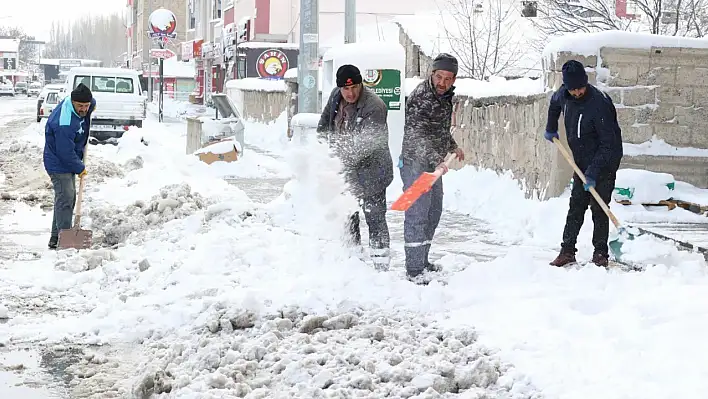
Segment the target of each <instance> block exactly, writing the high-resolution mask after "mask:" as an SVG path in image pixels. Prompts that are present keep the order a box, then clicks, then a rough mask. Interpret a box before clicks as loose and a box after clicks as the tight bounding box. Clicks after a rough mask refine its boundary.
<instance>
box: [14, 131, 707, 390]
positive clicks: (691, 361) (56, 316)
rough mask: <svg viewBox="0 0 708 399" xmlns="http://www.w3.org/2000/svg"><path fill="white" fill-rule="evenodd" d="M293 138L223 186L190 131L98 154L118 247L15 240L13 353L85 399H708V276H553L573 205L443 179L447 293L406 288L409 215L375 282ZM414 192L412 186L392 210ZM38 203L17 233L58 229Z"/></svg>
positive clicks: (395, 224)
mask: <svg viewBox="0 0 708 399" xmlns="http://www.w3.org/2000/svg"><path fill="white" fill-rule="evenodd" d="M284 136H285V135H284V126H283V125H282V120H280V121H278V122H276V123H275V124H274V125H270V126H263V125H259V124H255V123H249V124H247V131H246V140H247V142H248V143H250V145H249V146H248V147H247V148H246V152H245V153H244V156H243V159H241V160H240V161H239V162H237V163H233V164H214V165H211V166H207V165H205V164H203V163H201V162H199V161H198V160H196V159H194V158H193V157H189V156H185V155H184V144H185V127H184V125H181V124H169V125H167V126H160V125H158V124H156V123H155V122H154V121H152V122H149V123H146V125H145V128H144V129H134V130H131V131H129V132H128V133H127V134H126V136H125V137H124V138H123V139H122V140H121V142H120V144H119V145H118V146H116V147H114V146H92V147H91V149H90V159H89V161H88V164H89V176H90V179H89V185H88V188H87V203H86V210H85V212H86V217H87V218H86V223H87V226H89V227H90V228H92V229H93V230H94V232H95V234H96V242H97V243H98V244H101V246H102V248H97V249H94V250H89V251H83V252H81V253H75V252H73V251H60V252H49V251H46V250H45V249H44V246H45V245H46V237H45V235H46V233H45V235H42V236H36V235H35V234H34V233H30V234H24V235H21V234H9V233H8V236H9V237H6V238H5V242H10V243H12V245H15V246H16V247H13V248H17V246H19V247H21V248H22V250H23V251H24V252H36V253H38V254H39V255H40V256H41V257H40V258H38V259H30V258H28V259H23V260H15V259H10V258H8V257H6V259H4V260H2V261H3V263H2V266H1V267H0V304H3V305H5V306H6V307H7V308H8V310H9V316H10V319H9V320H8V321H7V322H6V323H4V324H1V325H0V344H3V345H6V346H7V347H9V348H13V347H18V346H22V345H27V344H33V345H37V346H38V347H41V348H42V350H44V351H46V352H47V353H51V354H53V355H56V354H58V353H64V352H66V351H67V349H68V348H70V349H72V350H73V351H78V353H81V356H79V358H78V359H76V361H75V362H74V363H72V364H71V365H70V366H69V367H68V370H69V374H71V375H74V376H76V375H80V376H83V378H74V379H73V380H72V382H71V383H70V384H68V385H67V387H68V389H69V390H70V393H71V395H72V396H71V397H96V398H102V397H110V396H114V397H131V398H132V397H137V398H142V397H147V396H145V395H146V394H150V393H160V392H162V393H163V395H164V396H163V397H179V398H224V397H234V396H236V397H247V398H266V397H267V398H315V397H368V398H384V397H392V398H398V397H406V398H408V397H416V398H437V397H460V398H481V397H489V398H541V397H543V398H562V399H570V398H572V399H576V398H577V399H595V398H599V397H602V398H610V399H624V398H638V397H641V398H657V399H658V398H662V399H663V398H667V397H681V398H691V399H693V398H696V399H698V398H702V397H703V394H704V392H706V391H708V385H706V384H708V380H706V379H705V378H704V376H705V375H706V373H708V367H707V366H705V365H704V363H703V359H704V358H705V357H706V356H708V345H706V344H705V343H704V339H703V334H702V332H703V331H704V330H705V329H706V328H708V310H706V309H708V298H707V297H706V296H705V295H703V293H704V292H705V291H706V289H708V275H707V274H706V268H705V266H706V264H705V260H704V259H703V258H702V257H701V256H700V255H696V254H688V253H679V252H678V251H676V250H675V249H674V248H672V247H671V246H669V245H666V244H664V243H661V242H657V241H655V240H652V239H648V238H647V239H644V238H642V239H638V240H636V242H633V243H630V244H629V245H628V250H629V251H630V252H631V255H632V256H633V257H634V259H635V260H636V261H644V262H648V263H649V264H652V265H655V266H652V267H650V268H649V269H648V270H647V271H645V272H643V273H623V272H619V271H610V272H606V271H603V270H600V269H597V268H594V267H586V268H583V269H579V270H575V269H571V270H561V269H553V268H550V267H548V265H547V263H548V261H549V260H550V259H552V258H553V256H554V255H555V254H556V248H557V246H558V241H559V237H560V232H561V230H562V226H563V222H564V213H565V210H566V209H567V198H559V199H553V200H550V201H544V202H541V201H534V200H528V199H525V198H524V196H523V191H522V190H521V189H520V188H519V184H518V182H516V181H514V180H513V179H512V178H511V177H510V176H508V175H502V176H500V175H498V174H496V173H494V172H492V171H488V170H478V169H475V168H471V167H467V168H465V169H463V170H460V171H453V172H450V173H449V174H448V175H447V176H446V177H445V185H446V196H445V208H446V210H445V213H444V217H443V220H442V222H441V228H440V230H439V234H438V236H437V237H436V242H435V244H434V246H433V250H432V257H433V259H436V260H437V261H438V263H439V264H440V265H442V266H443V267H444V269H445V272H444V273H443V276H441V279H444V280H445V281H446V282H447V285H442V284H439V283H437V282H433V283H432V284H431V285H429V286H426V287H420V286H416V285H413V284H411V283H409V282H407V281H405V280H403V279H402V278H401V276H402V274H403V269H402V266H401V265H402V247H403V244H402V230H401V229H402V215H401V214H398V213H394V212H390V213H389V215H388V217H389V226H390V228H391V234H392V240H393V244H392V249H393V250H394V267H393V268H392V270H391V271H389V272H377V271H374V270H373V269H372V268H371V266H370V265H368V264H367V263H364V262H362V261H361V260H359V258H358V257H356V256H353V254H352V252H351V251H349V250H347V249H346V248H344V247H343V246H342V245H341V242H340V240H339V239H338V235H339V233H341V227H342V223H341V222H342V220H344V218H345V216H346V215H347V214H348V212H349V210H350V209H353V208H350V207H351V206H352V202H351V199H350V198H347V197H346V196H342V195H340V193H342V192H344V191H345V190H344V188H343V186H342V182H341V181H340V180H339V178H338V177H337V175H336V173H334V172H333V171H335V170H336V167H335V166H336V165H333V164H332V162H333V161H332V160H331V159H329V158H328V157H327V156H326V154H325V153H324V152H323V151H322V148H320V147H318V146H316V145H313V146H312V147H308V148H299V147H298V146H296V145H294V144H293V143H289V142H287V141H286V140H284ZM141 139H145V140H146V141H147V142H148V143H149V145H148V146H145V145H143V144H142V143H141ZM42 140H43V139H42V136H41V130H40V126H39V125H36V124H35V125H32V126H30V127H29V128H28V129H26V130H24V133H23V136H22V138H21V139H20V140H19V141H17V142H14V143H4V142H3V143H2V146H3V147H4V146H5V144H8V145H14V148H15V151H14V153H15V155H13V157H15V158H20V157H25V158H26V159H27V158H29V159H32V158H34V157H37V156H38V155H37V154H39V152H38V151H39V148H40V147H39V146H41V143H42ZM40 159H41V156H40ZM91 165H93V166H91ZM35 167H36V165H35ZM40 171H41V170H40ZM30 176H32V175H31V174H30ZM224 176H229V178H228V179H227V180H228V182H226V181H224V179H223V178H222V177H224ZM42 178H44V177H42ZM40 181H42V180H41V179H40ZM39 186H41V185H39ZM39 191H40V192H41V190H39ZM398 192H400V181H399V180H396V181H395V182H394V184H393V185H392V187H391V192H390V197H391V198H392V197H393V196H394V195H396V194H397V193H398ZM39 197H42V195H40V196H39ZM18 198H23V197H22V195H18ZM40 203H42V200H39V201H34V202H32V201H29V200H26V199H25V200H24V201H10V202H7V203H6V206H9V207H10V208H9V209H10V210H11V211H12V213H11V214H7V215H5V216H4V217H3V218H2V219H1V220H0V226H2V229H5V231H8V232H9V231H10V230H13V231H15V233H17V232H20V231H31V232H36V231H40V230H42V229H48V220H49V219H48V218H49V217H50V216H51V214H48V213H46V212H44V211H42V210H41V208H40V207H39V205H38V204H40ZM613 210H615V211H616V212H617V213H618V216H619V217H620V218H621V219H623V220H626V221H631V222H640V221H652V222H653V223H656V222H661V221H664V222H668V221H671V222H674V223H677V222H681V223H684V224H685V223H691V224H694V225H699V226H708V223H706V222H707V220H706V218H705V217H704V216H699V215H695V214H691V213H689V212H687V211H684V210H680V209H677V210H674V211H671V212H669V211H667V210H661V209H656V210H653V211H652V212H647V211H646V210H644V209H643V208H642V207H634V206H632V207H621V206H618V205H616V204H613ZM590 229H591V223H590V220H589V215H588V222H587V224H586V226H585V227H584V229H583V232H582V233H581V244H582V245H581V248H580V255H581V257H587V256H588V255H589V254H590V252H591V248H590V246H589V241H590V240H589V232H590ZM364 236H365V234H364ZM13 250H16V249H13ZM48 326H51V327H50V328H47V327H48ZM0 392H1V391H0Z"/></svg>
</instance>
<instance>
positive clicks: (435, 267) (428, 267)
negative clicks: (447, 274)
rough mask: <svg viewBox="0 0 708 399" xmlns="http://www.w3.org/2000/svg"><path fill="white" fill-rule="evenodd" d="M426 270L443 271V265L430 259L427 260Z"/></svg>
mask: <svg viewBox="0 0 708 399" xmlns="http://www.w3.org/2000/svg"><path fill="white" fill-rule="evenodd" d="M425 270H426V271H429V272H441V271H442V267H441V266H440V265H437V264H435V263H430V262H428V261H426V262H425Z"/></svg>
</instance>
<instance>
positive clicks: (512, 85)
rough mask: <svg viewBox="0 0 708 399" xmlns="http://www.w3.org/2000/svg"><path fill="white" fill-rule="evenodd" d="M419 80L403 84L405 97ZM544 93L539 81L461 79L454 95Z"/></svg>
mask: <svg viewBox="0 0 708 399" xmlns="http://www.w3.org/2000/svg"><path fill="white" fill-rule="evenodd" d="M421 81H422V79H420V78H407V79H406V82H405V92H406V96H407V95H409V94H410V93H411V92H412V91H413V90H414V89H415V88H416V87H417V86H418V84H420V82H421ZM545 91H546V88H545V87H544V86H543V81H542V80H541V79H529V78H521V79H511V80H507V79H505V78H502V77H491V78H489V81H486V80H477V79H467V78H461V79H457V80H456V81H455V94H456V95H459V96H468V97H471V98H485V97H499V96H530V95H533V94H540V93H543V92H545Z"/></svg>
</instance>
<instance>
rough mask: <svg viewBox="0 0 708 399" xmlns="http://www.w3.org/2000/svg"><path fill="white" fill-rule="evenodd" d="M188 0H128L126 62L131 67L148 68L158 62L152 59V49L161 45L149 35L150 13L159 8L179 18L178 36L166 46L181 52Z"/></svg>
mask: <svg viewBox="0 0 708 399" xmlns="http://www.w3.org/2000/svg"><path fill="white" fill-rule="evenodd" d="M187 2H188V0H127V5H126V7H127V9H126V15H125V20H126V25H127V29H126V36H127V40H128V56H127V57H126V58H127V59H126V63H127V65H126V66H128V67H129V68H133V69H138V70H147V69H149V68H150V64H152V63H154V64H156V62H157V60H155V59H152V60H151V59H150V49H152V48H157V47H159V46H158V44H157V43H156V42H154V41H153V39H151V38H150V37H149V36H148V30H149V24H148V20H149V18H150V14H151V13H152V12H153V11H155V10H157V9H159V8H165V9H168V10H170V11H172V13H174V14H175V17H176V19H177V30H176V33H177V37H176V38H174V39H171V40H170V41H169V42H168V43H167V45H166V46H165V47H166V48H168V49H170V50H172V51H173V52H175V54H179V53H180V49H181V43H182V42H184V40H185V38H186V34H187V33H186V32H187V29H186V26H185V25H184V21H185V20H186V16H185V14H186V12H187Z"/></svg>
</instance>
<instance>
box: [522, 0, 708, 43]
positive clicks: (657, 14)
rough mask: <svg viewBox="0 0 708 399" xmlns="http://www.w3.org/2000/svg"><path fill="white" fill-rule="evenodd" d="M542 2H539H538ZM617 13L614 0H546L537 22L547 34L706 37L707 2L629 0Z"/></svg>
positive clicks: (697, 0)
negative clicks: (631, 33) (611, 32)
mask: <svg viewBox="0 0 708 399" xmlns="http://www.w3.org/2000/svg"><path fill="white" fill-rule="evenodd" d="M539 3H540V2H539ZM626 5H627V10H626V12H625V13H621V15H619V16H618V15H617V14H618V12H617V11H618V10H617V3H616V1H615V0H546V1H544V2H543V3H541V4H540V5H539V7H538V16H537V17H536V18H533V20H534V23H535V24H536V26H537V27H538V28H539V30H540V31H541V32H543V33H544V34H545V35H554V36H555V35H562V34H566V33H575V32H598V31H604V30H624V31H634V32H648V33H652V34H661V35H671V36H692V37H703V36H704V34H705V30H706V27H708V0H626Z"/></svg>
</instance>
